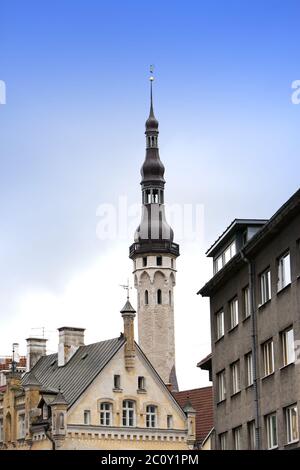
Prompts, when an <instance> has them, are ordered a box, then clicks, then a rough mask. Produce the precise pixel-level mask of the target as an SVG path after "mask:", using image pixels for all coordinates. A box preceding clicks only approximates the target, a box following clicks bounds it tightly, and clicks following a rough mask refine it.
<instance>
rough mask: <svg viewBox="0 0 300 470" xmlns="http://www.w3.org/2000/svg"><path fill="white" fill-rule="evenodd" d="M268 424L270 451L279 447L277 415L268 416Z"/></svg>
mask: <svg viewBox="0 0 300 470" xmlns="http://www.w3.org/2000/svg"><path fill="white" fill-rule="evenodd" d="M266 424H267V446H268V449H275V448H276V447H277V446H278V440H277V418H276V413H273V414H270V415H268V416H266Z"/></svg>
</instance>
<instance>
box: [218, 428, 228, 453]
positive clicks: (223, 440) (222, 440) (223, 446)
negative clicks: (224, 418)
mask: <svg viewBox="0 0 300 470" xmlns="http://www.w3.org/2000/svg"><path fill="white" fill-rule="evenodd" d="M219 442H220V450H227V432H223V433H222V434H220V435H219Z"/></svg>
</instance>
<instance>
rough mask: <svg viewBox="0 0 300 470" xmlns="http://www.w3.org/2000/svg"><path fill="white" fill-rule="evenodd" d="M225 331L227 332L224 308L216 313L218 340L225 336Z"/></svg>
mask: <svg viewBox="0 0 300 470" xmlns="http://www.w3.org/2000/svg"><path fill="white" fill-rule="evenodd" d="M224 333H225V325H224V310H220V311H219V312H218V313H217V314H216V337H217V340H218V339H221V338H223V336H224Z"/></svg>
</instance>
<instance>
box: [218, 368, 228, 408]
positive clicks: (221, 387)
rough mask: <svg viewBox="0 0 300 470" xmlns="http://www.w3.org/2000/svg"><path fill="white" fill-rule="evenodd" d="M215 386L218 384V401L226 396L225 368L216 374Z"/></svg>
mask: <svg viewBox="0 0 300 470" xmlns="http://www.w3.org/2000/svg"><path fill="white" fill-rule="evenodd" d="M217 386H218V401H219V402H220V401H223V400H225V398H226V383H225V370H222V371H221V372H219V373H218V374H217Z"/></svg>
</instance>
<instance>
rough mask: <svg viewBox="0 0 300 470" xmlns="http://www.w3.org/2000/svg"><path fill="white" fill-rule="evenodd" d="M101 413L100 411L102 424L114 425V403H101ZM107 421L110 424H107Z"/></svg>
mask: <svg viewBox="0 0 300 470" xmlns="http://www.w3.org/2000/svg"><path fill="white" fill-rule="evenodd" d="M102 407H103V408H104V409H103V408H102ZM99 413H100V416H99V421H100V426H112V425H113V404H112V403H110V402H109V401H102V402H101V403H100V404H99ZM101 421H102V422H101ZM107 421H108V423H109V424H107Z"/></svg>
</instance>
